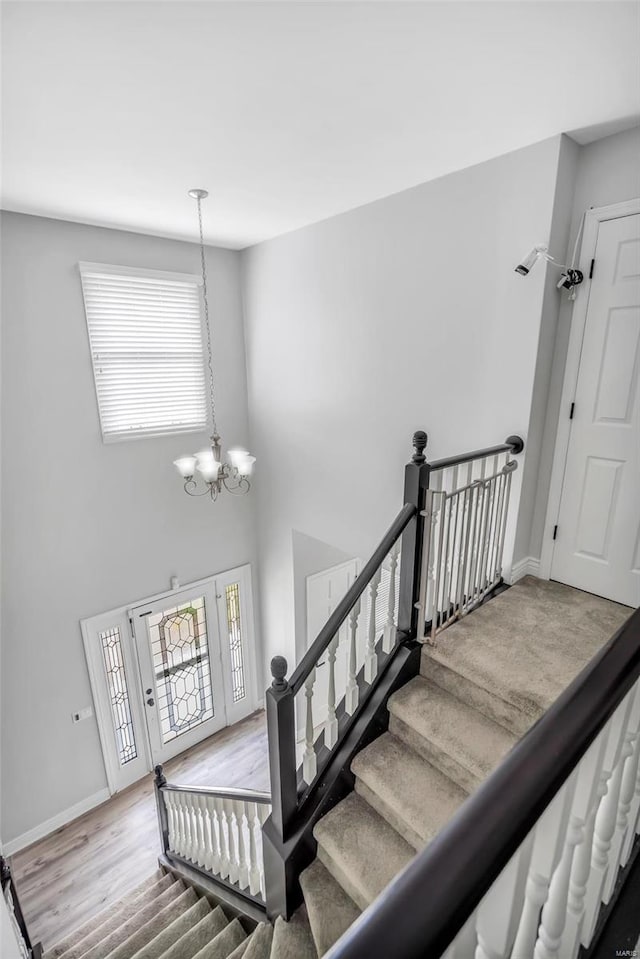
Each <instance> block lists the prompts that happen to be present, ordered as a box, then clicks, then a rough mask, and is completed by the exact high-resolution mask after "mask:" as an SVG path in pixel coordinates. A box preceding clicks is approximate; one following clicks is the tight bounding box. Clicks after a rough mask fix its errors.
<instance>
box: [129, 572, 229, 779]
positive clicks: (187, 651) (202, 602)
mask: <svg viewBox="0 0 640 959" xmlns="http://www.w3.org/2000/svg"><path fill="white" fill-rule="evenodd" d="M130 616H131V622H132V625H133V631H134V636H135V642H136V647H137V653H138V662H139V665H140V681H141V683H142V689H143V698H144V706H145V716H146V722H147V727H148V730H149V743H150V746H151V756H152V760H153V763H154V765H155V764H156V763H162V762H165V761H166V760H167V759H170V758H171V757H172V756H175V755H177V754H178V753H180V752H182V751H183V750H185V749H188V748H189V746H193V745H195V743H197V742H200V740H201V739H204V738H205V737H206V736H210V735H211V734H212V733H214V732H216V731H217V730H218V729H221V728H222V727H223V726H226V725H227V717H226V709H225V697H224V687H223V667H222V656H221V648H220V634H219V630H218V622H217V604H216V593H215V584H214V583H213V582H209V583H207V584H205V585H204V586H203V585H200V586H199V587H195V588H193V589H185V590H181V591H179V592H176V593H173V594H172V595H171V596H170V597H166V598H163V599H160V600H156V601H155V602H152V603H144V604H143V605H141V606H137V607H135V608H133V609H132V610H131V611H130Z"/></svg>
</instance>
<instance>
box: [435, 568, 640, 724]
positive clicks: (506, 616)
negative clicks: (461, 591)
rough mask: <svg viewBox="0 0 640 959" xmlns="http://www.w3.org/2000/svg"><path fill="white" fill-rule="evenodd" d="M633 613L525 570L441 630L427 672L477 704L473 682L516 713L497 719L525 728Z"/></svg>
mask: <svg viewBox="0 0 640 959" xmlns="http://www.w3.org/2000/svg"><path fill="white" fill-rule="evenodd" d="M631 613H632V610H631V608H630V607H628V606H622V605H620V604H619V603H614V602H611V601H610V600H608V599H603V598H602V597H600V596H594V595H593V594H591V593H585V592H583V591H582V590H579V589H574V588H573V587H571V586H564V585H563V584H562V583H555V582H550V581H548V580H541V579H536V578H535V577H534V576H525V577H524V578H523V579H521V580H519V581H518V582H517V583H516V584H515V585H514V586H513V587H512V588H511V589H508V590H506V591H505V592H503V593H501V594H500V595H499V596H497V597H496V598H495V599H492V600H491V601H490V602H488V603H485V604H484V605H483V606H481V607H479V608H478V609H476V610H474V611H473V612H471V613H470V614H469V615H468V616H465V617H464V618H463V619H461V620H460V621H459V622H457V623H454V624H453V625H452V626H450V627H449V628H448V629H446V630H444V631H443V632H442V633H440V634H439V636H438V638H437V645H436V646H435V647H433V646H431V647H425V652H424V657H423V667H422V670H421V671H422V673H423V675H424V676H426V677H428V678H429V679H432V680H433V681H435V682H436V683H438V684H439V685H440V684H442V685H443V686H444V688H445V689H449V691H450V692H453V693H454V694H455V695H458V696H460V698H463V699H465V700H466V701H470V702H471V704H472V705H474V704H475V703H474V690H473V689H470V688H469V687H470V685H471V684H473V686H475V687H478V688H480V689H482V690H483V691H486V693H489V694H490V696H495V697H496V698H497V700H498V701H499V703H498V705H499V704H500V703H505V704H507V707H508V706H511V707H512V710H511V713H512V714H513V715H512V716H511V717H505V716H500V715H495V716H492V717H491V718H493V719H495V720H496V721H497V722H500V723H502V724H503V725H506V726H507V728H511V729H513V731H514V732H515V733H516V734H520V735H522V734H523V733H524V732H526V731H527V729H528V728H529V726H531V725H532V724H533V723H534V722H535V721H536V720H537V719H539V717H540V716H541V715H542V713H543V712H545V710H547V709H548V708H549V706H551V705H552V703H553V702H554V701H555V700H556V699H557V698H558V696H559V695H560V693H561V692H563V690H564V689H566V687H567V686H568V685H569V684H570V683H571V682H572V680H573V679H575V677H576V676H577V675H578V673H579V672H580V671H581V670H582V669H583V668H584V667H585V666H586V665H587V663H588V662H589V660H590V659H592V658H593V657H594V656H595V654H596V653H597V652H598V650H599V649H601V647H602V646H604V645H605V644H606V642H607V641H608V640H609V639H610V638H611V636H612V635H613V634H614V633H615V632H616V630H617V629H618V628H619V627H620V626H622V624H623V623H624V621H625V620H626V619H627V618H628V617H629V616H630V615H631ZM452 674H454V675H455V677H456V679H457V681H458V686H457V687H456V688H454V689H451V688H450V684H451V682H452V679H451V675H452ZM483 705H486V698H485V697H483ZM516 711H518V712H519V713H521V716H522V718H520V719H518V718H515V712H516Z"/></svg>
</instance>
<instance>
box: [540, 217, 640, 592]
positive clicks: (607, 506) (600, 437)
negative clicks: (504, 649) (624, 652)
mask: <svg viewBox="0 0 640 959" xmlns="http://www.w3.org/2000/svg"><path fill="white" fill-rule="evenodd" d="M639 378H640V215H639V214H633V215H629V216H622V217H618V218H617V219H610V220H604V221H603V222H601V223H600V224H599V227H598V236H597V243H596V252H595V270H594V276H593V279H592V280H591V284H590V289H589V301H588V306H587V313H586V322H585V329H584V338H583V342H582V351H581V355H580V366H579V372H578V379H577V386H576V391H575V407H574V413H573V418H572V420H571V431H570V436H569V446H568V453H567V460H566V467H565V474H564V480H563V485H562V494H561V500H560V511H559V515H558V526H557V534H556V540H555V543H554V548H553V556H552V560H551V578H552V579H556V580H559V581H560V582H562V583H567V584H569V585H571V586H576V587H578V588H579V589H584V590H587V591H589V592H592V593H597V594H599V595H601V596H605V597H607V598H609V599H613V600H616V601H617V602H620V603H625V604H627V605H629V606H638V605H640V413H639V410H640V389H639V384H638V380H639Z"/></svg>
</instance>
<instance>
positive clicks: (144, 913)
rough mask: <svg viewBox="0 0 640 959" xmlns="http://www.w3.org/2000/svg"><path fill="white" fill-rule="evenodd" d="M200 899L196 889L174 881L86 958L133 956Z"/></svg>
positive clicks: (126, 957)
mask: <svg viewBox="0 0 640 959" xmlns="http://www.w3.org/2000/svg"><path fill="white" fill-rule="evenodd" d="M176 886H177V887H178V890H177V892H178V894H177V895H176V894H175V893H174V890H175V888H176ZM169 893H174V894H173V895H172V897H171V898H167V900H166V903H165V902H163V900H164V899H165V896H168V894H169ZM197 899H198V897H197V895H196V893H195V892H194V891H193V889H185V887H184V883H182V882H177V883H174V884H173V885H172V886H170V887H169V889H167V892H166V893H163V895H162V896H159V897H158V899H156V900H155V901H154V902H152V903H149V904H148V905H147V906H145V907H144V909H142V910H140V912H138V913H136V915H135V916H133V917H132V918H131V919H129V921H128V922H125V923H124V925H123V926H121V927H120V928H119V929H116V930H115V931H114V932H112V933H111V935H110V936H107V938H106V939H102V940H101V941H100V942H99V943H98V944H97V945H95V946H94V947H93V949H90V950H89V952H87V953H85V955H84V959H107V956H108V957H109V959H130V957H131V956H134V955H135V953H136V952H138V950H139V949H142V947H143V946H146V944H147V943H148V942H150V941H151V939H153V937H154V936H156V935H157V934H158V933H159V932H160V931H161V929H162V928H163V927H164V926H167V925H169V923H170V922H173V920H174V919H176V918H177V917H178V916H179V915H180V914H181V913H183V912H185V911H186V910H187V909H189V908H190V907H191V906H192V905H193V904H194V903H195V902H196V901H197Z"/></svg>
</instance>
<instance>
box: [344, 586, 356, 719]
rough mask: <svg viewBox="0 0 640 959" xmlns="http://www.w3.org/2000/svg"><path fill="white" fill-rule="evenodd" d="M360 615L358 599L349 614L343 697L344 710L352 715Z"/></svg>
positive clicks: (354, 707) (354, 706)
mask: <svg viewBox="0 0 640 959" xmlns="http://www.w3.org/2000/svg"><path fill="white" fill-rule="evenodd" d="M359 616H360V600H358V602H357V603H356V605H355V606H354V607H353V609H352V610H351V613H350V614H349V670H348V671H349V676H348V679H347V691H346V693H345V697H344V708H345V712H347V713H348V714H349V716H353V714H354V713H355V711H356V709H357V708H358V699H359V690H358V682H357V680H356V676H357V675H358V655H357V637H358V617H359Z"/></svg>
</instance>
